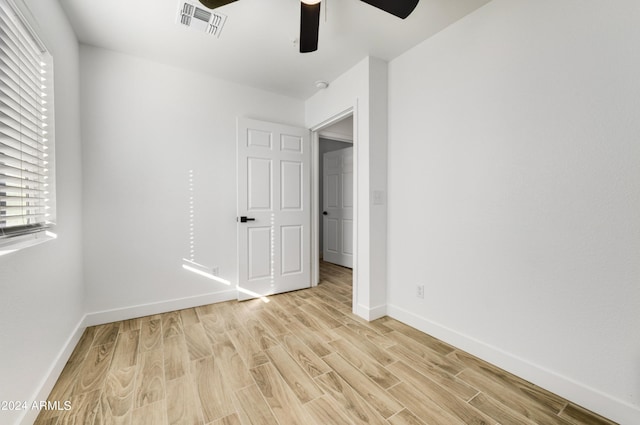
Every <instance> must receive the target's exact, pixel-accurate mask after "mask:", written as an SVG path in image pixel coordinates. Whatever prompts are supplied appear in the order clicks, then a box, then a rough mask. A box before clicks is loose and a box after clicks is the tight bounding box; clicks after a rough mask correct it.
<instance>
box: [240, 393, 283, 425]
mask: <svg viewBox="0 0 640 425" xmlns="http://www.w3.org/2000/svg"><path fill="white" fill-rule="evenodd" d="M235 394H236V399H237V406H238V414H239V416H240V420H241V421H242V423H243V424H246V425H279V424H278V421H277V419H276V418H275V416H273V413H271V409H270V408H269V405H268V404H267V402H266V401H265V400H264V398H263V397H262V394H261V393H260V390H259V389H258V386H257V385H255V384H254V385H251V386H249V387H246V388H243V389H241V390H240V391H237V392H236V393H235Z"/></svg>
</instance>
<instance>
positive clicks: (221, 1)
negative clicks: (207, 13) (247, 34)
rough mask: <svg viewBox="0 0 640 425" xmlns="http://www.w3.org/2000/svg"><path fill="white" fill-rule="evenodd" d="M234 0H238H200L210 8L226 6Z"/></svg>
mask: <svg viewBox="0 0 640 425" xmlns="http://www.w3.org/2000/svg"><path fill="white" fill-rule="evenodd" d="M234 1H238V0H200V3H202V4H203V5H204V6H205V7H208V8H209V9H215V8H216V7H220V6H226V5H227V4H229V3H233V2H234Z"/></svg>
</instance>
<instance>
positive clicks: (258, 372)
mask: <svg viewBox="0 0 640 425" xmlns="http://www.w3.org/2000/svg"><path fill="white" fill-rule="evenodd" d="M251 373H252V375H253V379H254V380H255V382H256V384H257V385H258V388H259V389H260V392H261V393H262V396H263V397H264V399H265V400H266V402H267V404H268V405H269V407H271V411H272V412H273V414H274V416H275V417H276V419H277V420H278V421H279V422H280V423H281V424H308V423H310V422H311V420H310V418H309V416H308V414H307V413H306V412H305V409H304V408H303V407H302V403H300V400H298V398H297V397H296V395H295V394H294V393H293V391H292V390H291V388H289V387H288V386H287V384H286V383H285V382H284V380H283V379H282V377H281V376H280V374H279V373H278V371H277V370H276V369H275V367H274V366H273V365H272V364H271V363H266V364H263V365H260V366H258V367H256V368H253V369H251Z"/></svg>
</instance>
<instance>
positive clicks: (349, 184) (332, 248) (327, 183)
mask: <svg viewBox="0 0 640 425" xmlns="http://www.w3.org/2000/svg"><path fill="white" fill-rule="evenodd" d="M323 162H324V166H323V168H324V169H323V179H324V181H323V192H324V193H323V206H324V207H323V212H322V219H323V233H324V234H323V236H322V237H323V242H322V244H323V252H322V257H323V259H324V261H328V262H330V263H334V264H338V265H341V266H344V267H349V268H352V267H353V148H346V149H340V150H337V151H333V152H327V153H325V154H324V160H323Z"/></svg>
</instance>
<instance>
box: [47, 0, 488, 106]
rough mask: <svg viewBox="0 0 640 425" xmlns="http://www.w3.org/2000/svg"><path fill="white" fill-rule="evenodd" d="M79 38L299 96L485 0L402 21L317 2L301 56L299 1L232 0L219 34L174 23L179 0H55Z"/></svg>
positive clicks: (421, 11)
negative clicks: (314, 34)
mask: <svg viewBox="0 0 640 425" xmlns="http://www.w3.org/2000/svg"><path fill="white" fill-rule="evenodd" d="M59 1H60V3H61V4H62V6H63V7H64V9H65V10H66V12H67V15H68V16H69V19H70V21H71V23H72V25H73V27H74V29H75V31H76V34H77V35H78V38H79V40H80V41H81V42H82V43H86V44H90V45H94V46H99V47H103V48H106V49H110V50H115V51H119V52H123V53H128V54H131V55H135V56H140V57H144V58H148V59H151V60H154V61H157V62H161V63H165V64H170V65H176V66H179V67H183V68H187V69H191V70H196V71H200V72H204V73H207V74H210V75H213V76H216V77H219V78H223V79H226V80H230V81H235V82H238V83H241V84H246V85H249V86H252V87H257V88H262V89H265V90H269V91H273V92H277V93H281V94H284V95H287V96H292V97H296V98H300V99H306V98H308V97H309V96H311V95H312V94H313V93H315V92H316V91H317V90H318V89H317V88H316V87H315V85H314V84H313V83H314V82H315V81H317V80H326V81H331V80H333V79H335V78H336V77H337V76H339V75H340V74H342V73H343V72H345V71H346V70H347V69H349V68H350V67H352V66H353V65H355V64H356V63H358V62H359V61H360V60H362V59H363V58H365V57H366V56H368V55H371V56H376V57H379V58H381V59H385V60H391V59H393V58H395V57H397V56H398V55H400V54H401V53H403V52H405V51H406V50H408V49H409V48H411V47H413V46H415V45H416V44H418V43H420V42H421V41H423V40H425V39H426V38H428V37H430V36H431V35H433V34H435V33H437V32H438V31H440V30H442V29H443V28H445V27H446V26H448V25H450V24H451V23H453V22H455V21H457V20H458V19H460V18H462V17H463V16H465V15H467V14H468V13H470V12H472V11H473V10H475V9H477V8H479V7H480V6H482V5H484V4H485V3H488V2H489V0H421V1H420V3H419V4H418V7H417V8H416V10H415V11H414V12H413V14H411V16H409V17H408V18H407V19H406V20H404V21H403V20H401V19H399V18H396V17H395V16H393V15H390V14H387V13H384V12H382V11H380V10H378V9H376V8H374V7H372V6H370V5H368V4H366V3H363V2H361V1H360V0H323V5H322V7H323V11H322V17H321V23H320V41H319V50H318V51H317V52H314V53H307V54H301V53H299V52H298V45H297V44H295V43H294V40H296V39H297V37H298V33H299V25H300V6H299V0H240V1H237V2H235V3H232V4H229V5H227V6H224V7H222V8H219V9H218V10H219V11H220V12H222V13H224V14H225V15H227V16H228V19H227V23H226V25H225V27H224V29H223V31H222V35H221V36H220V38H218V39H217V38H215V37H212V36H209V35H207V34H204V33H197V32H194V31H190V30H188V29H186V28H183V27H181V26H180V25H178V24H177V23H176V17H177V14H178V7H179V0H59Z"/></svg>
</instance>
